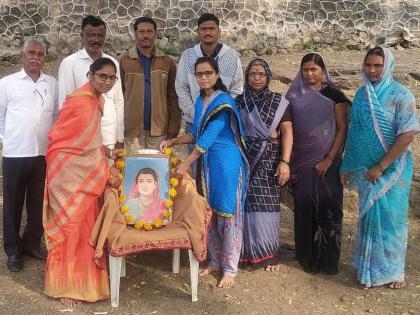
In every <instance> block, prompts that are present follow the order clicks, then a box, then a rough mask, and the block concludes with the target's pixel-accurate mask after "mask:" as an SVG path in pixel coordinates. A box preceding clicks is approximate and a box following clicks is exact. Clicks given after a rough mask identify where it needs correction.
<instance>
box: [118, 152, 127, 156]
mask: <svg viewBox="0 0 420 315" xmlns="http://www.w3.org/2000/svg"><path fill="white" fill-rule="evenodd" d="M126 155H127V151H126V150H124V151H120V152H118V156H119V157H124V156H126Z"/></svg>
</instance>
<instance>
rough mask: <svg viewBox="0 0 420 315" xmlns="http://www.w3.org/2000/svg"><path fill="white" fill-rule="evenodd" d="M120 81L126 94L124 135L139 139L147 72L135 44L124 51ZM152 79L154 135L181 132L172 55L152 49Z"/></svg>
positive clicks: (121, 57) (141, 128) (152, 127)
mask: <svg viewBox="0 0 420 315" xmlns="http://www.w3.org/2000/svg"><path fill="white" fill-rule="evenodd" d="M119 61H120V72H121V84H122V89H123V94H124V102H125V105H124V127H125V132H124V135H125V137H126V138H127V137H128V138H137V137H139V134H140V133H141V132H142V131H143V113H144V71H143V66H142V64H141V62H140V59H139V56H138V54H137V48H136V46H134V47H132V48H131V49H130V50H129V51H128V52H124V53H122V54H121V56H120V58H119ZM150 72H151V73H150V80H151V97H152V101H151V103H152V113H151V130H150V134H151V136H165V135H167V134H168V133H175V134H178V132H179V127H180V124H181V110H180V108H179V106H178V98H177V95H176V92H175V75H176V66H175V62H174V61H173V60H172V58H171V57H169V56H167V55H166V54H165V53H163V52H162V51H161V50H159V49H158V48H155V50H154V52H153V60H152V66H151V70H150Z"/></svg>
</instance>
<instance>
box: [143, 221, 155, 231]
mask: <svg viewBox="0 0 420 315" xmlns="http://www.w3.org/2000/svg"><path fill="white" fill-rule="evenodd" d="M143 229H145V230H146V231H151V230H153V225H152V224H151V223H145V224H143Z"/></svg>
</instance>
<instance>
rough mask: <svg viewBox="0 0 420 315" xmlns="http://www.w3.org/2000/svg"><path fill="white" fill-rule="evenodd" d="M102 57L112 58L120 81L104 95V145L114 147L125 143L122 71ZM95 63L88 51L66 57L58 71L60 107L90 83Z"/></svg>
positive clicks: (84, 50) (102, 126)
mask: <svg viewBox="0 0 420 315" xmlns="http://www.w3.org/2000/svg"><path fill="white" fill-rule="evenodd" d="M102 57H107V58H110V59H111V60H112V61H113V62H114V63H115V65H116V67H117V77H118V81H117V82H115V84H114V86H113V87H112V89H111V90H110V91H109V92H108V93H105V94H103V96H104V98H105V105H104V115H103V116H102V119H101V131H102V137H103V143H104V144H105V145H109V146H113V145H114V144H115V143H116V142H117V141H124V98H123V94H122V89H121V80H120V70H119V64H118V62H117V61H116V60H115V59H114V58H113V57H111V56H109V55H107V54H104V53H103V54H102ZM92 63H93V60H92V58H91V57H90V56H89V54H88V53H87V51H86V49H82V50H79V51H78V52H75V53H74V54H72V55H70V56H68V57H66V58H64V59H63V61H62V62H61V64H60V68H59V70H58V89H59V106H60V108H61V107H62V106H63V102H64V100H65V98H66V96H67V95H69V94H71V93H72V92H73V91H74V90H75V89H76V88H78V87H80V86H82V85H83V84H85V83H86V82H87V81H88V78H87V73H88V72H89V67H90V65H91V64H92Z"/></svg>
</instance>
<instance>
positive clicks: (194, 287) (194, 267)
mask: <svg viewBox="0 0 420 315" xmlns="http://www.w3.org/2000/svg"><path fill="white" fill-rule="evenodd" d="M188 256H189V259H190V277H191V300H192V302H197V301H198V295H197V292H198V268H199V263H198V260H197V259H196V258H195V256H194V253H193V252H192V250H191V249H189V250H188ZM179 265H180V250H179V249H174V251H173V256H172V272H173V273H179ZM109 273H110V286H111V306H112V307H118V306H119V303H120V278H121V277H125V276H126V269H125V257H124V256H122V257H114V256H111V255H109Z"/></svg>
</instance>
